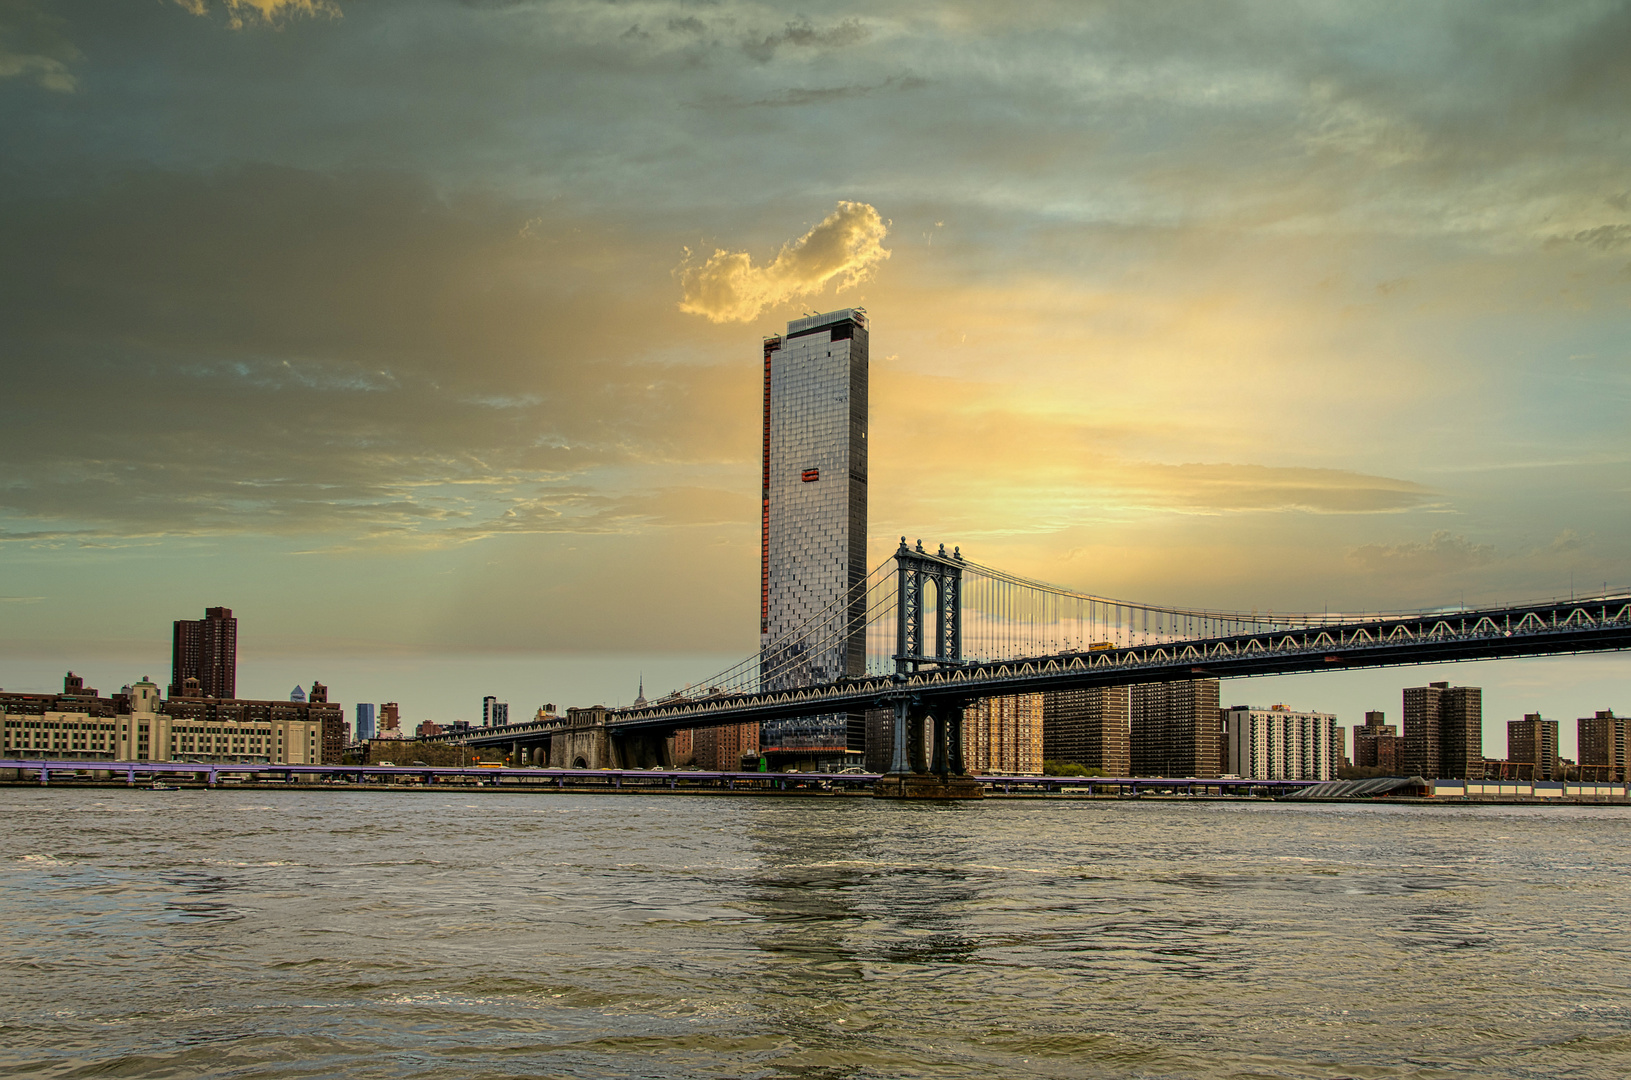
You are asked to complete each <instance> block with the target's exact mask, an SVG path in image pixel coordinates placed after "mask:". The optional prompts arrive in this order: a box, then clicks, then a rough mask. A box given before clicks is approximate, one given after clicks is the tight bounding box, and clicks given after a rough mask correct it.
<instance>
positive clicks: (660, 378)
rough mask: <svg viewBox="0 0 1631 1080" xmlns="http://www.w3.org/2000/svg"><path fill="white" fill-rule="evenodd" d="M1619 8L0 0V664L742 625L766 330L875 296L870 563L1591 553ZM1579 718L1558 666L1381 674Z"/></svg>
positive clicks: (1603, 467) (1332, 694) (379, 664)
mask: <svg viewBox="0 0 1631 1080" xmlns="http://www.w3.org/2000/svg"><path fill="white" fill-rule="evenodd" d="M1628 54H1631V5H1628V4H1626V3H1608V2H1594V0H1580V2H1577V3H1571V4H1567V5H1556V4H1543V3H1510V2H1501V0H1486V2H1454V3H1450V2H1445V3H1432V2H1427V3H1422V2H1416V3H1408V4H1405V3H1367V4H1352V3H1349V4H1337V3H1329V2H1317V3H1316V2H1307V3H1289V2H1287V3H1279V2H1276V3H1261V2H1235V0H1212V2H1207V3H1190V4H1185V3H1176V4H1163V5H1151V4H1145V3H1093V2H1080V0H1079V2H1070V3H1051V2H1036V3H1023V2H1020V3H1012V4H1003V5H991V4H986V3H960V2H956V0H951V2H944V0H941V2H935V3H916V2H898V3H890V2H887V0H873V2H870V3H868V4H865V5H857V4H852V3H841V2H833V3H827V2H815V3H800V4H799V5H797V6H796V7H789V6H784V5H777V4H766V3H745V2H737V0H719V2H656V0H653V2H642V0H634V2H587V0H563V2H550V0H465V2H454V0H391V2H388V3H387V2H382V0H179V2H177V0H106V2H100V3H98V2H91V0H85V2H72V0H69V2H60V3H58V2H45V0H0V376H3V384H4V387H5V392H4V393H3V394H0V426H3V431H4V439H3V442H0V466H3V467H0V686H4V687H5V688H6V689H47V688H49V687H51V686H53V685H56V684H57V680H59V679H60V677H61V672H62V671H63V670H65V669H66V668H69V667H73V668H75V669H76V670H82V671H84V672H85V673H87V674H88V675H89V676H90V678H91V681H92V683H93V684H94V685H98V686H100V687H102V688H103V689H108V688H109V687H116V686H117V685H120V684H123V683H125V682H129V681H132V680H133V679H135V678H137V677H139V676H141V675H143V674H152V675H154V676H155V677H156V678H161V681H162V676H163V674H164V673H165V672H166V671H167V666H168V659H169V656H168V652H169V648H168V643H169V634H170V623H171V621H172V620H174V619H177V618H189V617H190V618H196V617H198V616H199V615H200V614H202V610H203V608H204V607H205V606H215V605H224V606H228V607H231V608H233V609H234V611H235V612H236V614H237V615H238V617H239V619H240V630H239V634H240V642H241V647H240V648H241V664H242V672H243V674H242V675H241V676H240V683H239V685H240V693H244V694H250V695H254V696H279V697H280V696H283V695H284V694H286V693H287V691H288V689H289V688H290V687H291V686H292V685H293V684H294V683H295V682H301V683H309V682H310V681H311V680H312V679H314V678H316V679H322V680H323V681H324V682H325V683H327V684H329V685H330V686H331V687H332V688H333V691H334V695H335V697H337V698H338V699H339V700H341V701H344V702H354V701H377V700H390V699H395V700H399V701H401V702H402V703H403V708H404V716H405V717H406V718H408V719H410V720H411V721H417V720H418V719H424V718H429V719H437V720H449V719H454V718H465V719H469V718H471V717H472V716H474V715H477V714H479V709H480V699H481V696H482V695H483V694H485V693H495V694H497V695H498V696H499V697H500V698H501V699H508V700H509V701H510V702H511V707H512V715H513V714H514V713H516V712H530V711H531V710H532V709H533V708H536V707H537V706H538V705H540V704H543V703H546V702H548V703H554V704H557V705H567V704H589V703H592V702H594V701H606V702H608V703H614V702H617V701H628V700H630V699H632V697H633V696H634V693H635V691H636V689H637V686H638V680H639V679H640V678H641V677H642V675H644V677H645V678H646V686H647V689H648V691H649V690H651V689H653V688H655V689H658V690H667V689H668V688H670V687H671V686H676V685H682V684H683V683H685V682H689V681H694V680H695V679H700V678H702V677H703V676H705V675H707V674H708V673H709V672H710V671H712V670H714V669H717V668H719V667H723V666H724V665H725V664H726V663H728V662H730V661H732V660H734V659H736V658H738V657H741V656H744V655H746V654H748V653H750V652H751V651H753V649H754V648H756V645H757V642H756V631H757V623H756V617H757V603H756V600H757V597H756V590H757V583H758V578H757V574H758V565H757V544H758V535H757V531H758V515H757V508H756V507H755V505H754V504H755V499H756V495H757V485H758V476H757V467H758V457H757V455H758V450H759V443H758V422H759V414H758V397H757V395H758V393H759V389H760V387H759V376H760V372H759V366H760V346H759V341H760V338H761V337H762V336H764V335H766V334H770V333H775V332H777V331H778V330H780V329H781V328H782V326H783V325H784V324H785V322H786V321H787V320H788V319H790V318H796V317H798V316H800V315H801V314H802V313H804V312H806V311H825V310H831V309H834V308H839V307H848V306H853V305H862V306H865V307H866V308H867V310H868V312H869V315H870V320H871V326H872V342H871V356H872V364H871V380H872V382H871V387H872V390H871V421H870V422H871V439H870V441H871V450H870V467H871V478H870V530H869V531H870V537H869V546H870V559H869V561H870V562H871V563H872V564H873V565H876V564H877V563H879V562H881V561H882V560H883V559H885V558H886V557H887V555H888V552H889V551H890V550H892V549H893V547H894V546H895V544H896V543H898V540H899V538H900V536H901V535H903V534H904V535H907V536H909V537H911V538H913V539H916V538H918V537H921V538H923V539H924V541H925V543H927V544H936V543H945V544H947V545H948V547H949V546H951V545H953V544H956V545H959V546H960V547H961V548H962V549H963V551H964V552H965V553H967V554H969V555H970V556H971V557H973V558H975V559H976V560H977V561H979V562H981V563H983V564H986V565H990V566H998V567H1002V568H1004V569H1006V570H1010V571H1013V572H1016V573H1020V574H1023V575H1026V576H1028V577H1033V578H1039V579H1042V580H1047V581H1053V582H1058V583H1060V584H1062V585H1066V586H1069V587H1072V588H1078V589H1082V590H1087V591H1092V592H1094V593H1097V594H1099V595H1109V596H1116V597H1124V598H1128V599H1132V600H1136V601H1141V602H1148V603H1156V604H1171V605H1182V606H1205V607H1211V608H1229V609H1247V610H1249V609H1251V608H1254V607H1256V608H1260V609H1266V608H1273V609H1276V610H1325V609H1330V610H1345V609H1366V610H1370V609H1410V608H1421V607H1433V606H1441V605H1448V604H1458V603H1468V604H1472V603H1486V602H1487V603H1496V602H1503V601H1516V600H1525V599H1532V598H1539V597H1550V596H1559V595H1568V594H1569V593H1570V592H1571V590H1572V591H1574V592H1576V593H1581V592H1593V591H1597V590H1600V589H1602V588H1604V587H1605V584H1606V586H1607V587H1610V588H1614V587H1620V588H1624V587H1627V586H1631V544H1628V542H1627V535H1628V526H1631V512H1628V507H1631V499H1628V492H1631V466H1628V463H1631V434H1628V429H1627V424H1626V413H1627V405H1628V403H1631V366H1628V362H1627V361H1628V358H1631V356H1628V354H1631V306H1628V305H1631V126H1628V125H1627V124H1626V123H1625V117H1626V116H1628V115H1631V65H1628V64H1627V63H1626V62H1625V57H1626V56H1627V55H1628ZM1446 677H1447V678H1451V679H1452V680H1455V681H1458V682H1460V681H1465V682H1471V681H1473V680H1477V681H1478V684H1480V685H1484V686H1485V687H1486V708H1485V725H1486V740H1485V745H1486V752H1488V753H1490V754H1491V755H1492V756H1502V755H1504V752H1505V748H1504V720H1507V719H1515V718H1517V717H1518V716H1519V715H1521V714H1522V713H1524V712H1533V711H1538V712H1541V713H1543V714H1545V715H1546V716H1548V717H1554V718H1557V719H1560V720H1562V721H1563V724H1562V726H1563V729H1564V740H1563V741H1564V745H1565V752H1567V751H1568V750H1570V749H1572V746H1573V725H1572V723H1571V722H1570V721H1571V720H1572V718H1573V717H1574V716H1581V715H1589V714H1590V711H1592V710H1594V709H1600V708H1611V707H1612V708H1617V709H1619V710H1620V711H1622V712H1623V711H1631V662H1627V660H1625V659H1624V658H1621V657H1617V656H1611V657H1595V658H1579V659H1569V660H1546V661H1519V662H1504V663H1501V664H1476V665H1458V666H1455V667H1453V668H1434V669H1425V670H1408V669H1407V670H1399V671H1391V672H1372V673H1355V674H1344V675H1329V676H1326V675H1321V676H1318V677H1301V678H1298V679H1281V680H1249V681H1244V682H1242V683H1240V684H1238V685H1237V686H1226V687H1225V689H1224V695H1223V696H1224V697H1225V698H1231V699H1232V698H1233V697H1234V696H1237V694H1241V695H1244V694H1249V695H1251V699H1252V700H1253V702H1254V703H1258V704H1267V703H1270V701H1272V700H1286V701H1287V702H1288V703H1289V704H1292V705H1295V706H1298V707H1307V708H1325V709H1329V710H1331V711H1336V712H1338V714H1339V715H1340V716H1341V717H1342V719H1343V721H1344V722H1345V723H1348V722H1352V723H1357V722H1359V721H1360V720H1361V719H1362V716H1361V715H1360V713H1362V711H1363V710H1364V709H1370V708H1381V709H1384V710H1386V711H1388V712H1389V713H1390V715H1397V712H1398V710H1399V708H1400V705H1399V700H1400V699H1399V689H1400V688H1401V687H1403V686H1406V685H1419V684H1420V683H1421V682H1423V681H1426V679H1428V678H1433V679H1438V678H1446Z"/></svg>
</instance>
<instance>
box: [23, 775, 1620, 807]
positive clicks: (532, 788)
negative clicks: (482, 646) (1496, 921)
mask: <svg viewBox="0 0 1631 1080" xmlns="http://www.w3.org/2000/svg"><path fill="white" fill-rule="evenodd" d="M0 788H30V789H35V790H39V789H42V788H43V789H45V790H52V789H63V788H66V789H70V790H75V791H79V790H112V791H149V792H155V793H159V794H162V793H167V792H170V791H254V792H273V791H303V792H304V791H328V792H367V793H370V794H374V793H379V794H384V793H396V794H455V793H456V794H459V795H478V794H479V795H499V794H504V795H624V796H627V795H661V796H664V797H671V796H679V797H683V798H694V797H726V798H735V797H744V798H754V799H765V798H775V799H867V800H872V799H873V794H872V789H871V788H870V787H865V788H849V789H836V790H833V789H821V788H804V787H798V788H786V789H783V788H769V787H736V788H725V787H685V788H670V787H667V786H664V785H657V784H652V785H644V784H629V783H625V784H624V785H623V786H622V787H616V786H613V785H611V784H606V785H599V784H595V785H590V784H579V785H572V786H570V787H560V786H557V785H555V784H547V785H546V784H421V783H413V784H398V783H378V784H298V783H297V784H290V783H284V782H270V783H266V782H262V783H256V782H252V781H246V782H243V783H228V784H216V785H214V786H213V787H212V786H211V785H209V784H206V783H200V782H197V781H187V782H178V783H174V784H172V785H170V786H169V787H164V788H154V787H153V786H152V785H151V784H145V783H143V784H129V783H126V782H124V781H122V780H90V779H67V778H64V779H60V780H59V779H53V780H52V781H51V782H50V783H49V784H41V783H40V782H39V781H37V780H14V779H3V780H0ZM986 800H1000V801H1015V800H1019V801H1029V802H1083V803H1102V802H1159V803H1200V802H1206V803H1286V802H1289V803H1299V804H1307V805H1332V804H1338V803H1340V804H1345V805H1366V806H1442V807H1454V806H1603V807H1613V806H1631V798H1618V799H1614V798H1604V797H1588V796H1570V797H1564V798H1551V799H1545V798H1534V797H1530V798H1522V797H1500V796H1481V795H1480V796H1463V797H1451V798H1442V799H1434V798H1425V799H1424V798H1408V797H1396V798H1330V799H1294V798H1284V797H1281V798H1275V797H1271V796H1260V795H1174V794H1147V795H1146V794H1141V795H1137V796H1126V795H1093V794H1088V793H1085V792H1078V791H1012V792H1004V791H1001V790H999V789H991V790H988V791H986V793H985V795H984V797H983V798H982V799H973V800H962V799H959V800H934V799H924V800H910V801H912V802H941V801H944V802H948V803H949V802H957V803H967V802H974V803H978V802H983V801H986ZM876 801H879V802H885V801H889V802H893V801H896V800H882V799H880V800H876Z"/></svg>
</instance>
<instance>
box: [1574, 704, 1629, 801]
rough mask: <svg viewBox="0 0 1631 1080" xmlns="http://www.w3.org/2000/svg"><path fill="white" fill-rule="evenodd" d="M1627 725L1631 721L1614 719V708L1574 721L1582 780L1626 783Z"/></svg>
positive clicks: (1619, 718) (1617, 717) (1622, 718)
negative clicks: (1577, 737)
mask: <svg viewBox="0 0 1631 1080" xmlns="http://www.w3.org/2000/svg"><path fill="white" fill-rule="evenodd" d="M1628 725H1631V720H1628V719H1627V718H1626V717H1623V716H1615V715H1614V710H1613V709H1600V710H1598V712H1597V715H1596V716H1583V717H1581V718H1580V719H1578V720H1576V721H1575V731H1576V733H1577V734H1578V736H1579V739H1580V742H1579V751H1578V753H1579V755H1580V768H1581V772H1582V775H1581V779H1582V780H1609V781H1617V782H1621V783H1623V782H1624V781H1625V779H1626V742H1627V734H1628V731H1627V727H1628Z"/></svg>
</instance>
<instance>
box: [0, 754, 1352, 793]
mask: <svg viewBox="0 0 1631 1080" xmlns="http://www.w3.org/2000/svg"><path fill="white" fill-rule="evenodd" d="M4 769H18V770H21V771H22V772H28V773H38V774H39V780H40V783H41V784H42V785H47V786H48V785H49V784H50V783H51V776H52V774H53V773H55V774H57V775H58V778H59V779H65V778H68V777H72V776H73V775H74V774H75V773H80V772H105V773H109V774H111V775H110V777H109V778H110V779H119V778H121V777H122V778H124V780H125V783H126V784H127V785H129V786H136V785H137V782H138V781H137V778H138V777H141V778H142V779H143V781H145V782H149V783H151V782H162V781H164V780H167V779H181V778H183V777H194V776H198V775H200V774H202V775H203V776H204V777H205V783H207V784H208V785H209V786H210V787H216V786H218V785H219V784H220V783H221V782H222V780H223V778H225V777H237V778H247V779H259V780H268V779H270V780H275V781H278V782H285V783H300V782H302V781H304V782H307V783H310V782H318V783H322V782H324V781H334V782H337V783H359V784H360V783H368V782H370V781H373V782H377V783H392V782H395V783H400V782H403V781H409V782H418V783H431V784H436V783H440V784H452V783H462V782H468V781H482V782H485V783H487V784H491V785H496V786H499V787H506V786H507V787H540V786H548V785H553V786H555V787H556V788H558V789H565V788H566V787H567V786H569V785H570V786H571V787H574V788H584V787H591V788H604V789H609V790H613V791H621V790H624V789H628V790H638V789H641V788H647V789H649V788H653V787H662V788H667V789H669V790H677V789H678V788H680V787H682V786H685V787H698V786H710V787H719V786H721V785H723V786H724V787H726V788H727V790H729V789H734V788H735V787H736V786H737V785H738V784H743V785H746V784H754V785H759V784H763V783H765V782H769V783H781V784H810V783H827V784H833V783H837V784H843V785H854V786H865V787H871V786H872V784H873V783H875V782H876V781H877V780H878V774H877V773H805V772H790V773H772V772H703V771H700V770H696V769H527V768H521V769H512V768H504V769H493V768H487V769H481V768H465V767H457V766H455V767H437V766H425V765H394V766H393V765H267V764H262V763H255V762H250V763H244V764H231V763H228V762H193V761H74V760H67V759H63V760H53V759H43V758H0V770H4ZM976 779H978V780H979V781H980V782H982V783H985V784H989V785H991V787H993V788H998V787H1000V788H1003V789H1004V790H1005V791H1011V790H1013V789H1014V788H1019V789H1021V790H1025V789H1033V790H1034V789H1047V790H1065V789H1073V790H1080V789H1081V788H1084V787H1086V788H1088V789H1089V790H1090V791H1091V790H1093V789H1097V788H1106V789H1115V790H1116V791H1117V792H1124V793H1127V794H1133V795H1137V794H1143V793H1146V792H1171V793H1174V794H1177V793H1179V792H1182V793H1184V794H1190V795H1193V794H1195V792H1196V789H1200V792H1201V793H1202V794H1206V793H1208V792H1209V791H1210V790H1213V789H1215V790H1217V791H1218V792H1219V793H1220V794H1230V795H1252V794H1254V793H1255V794H1260V795H1272V796H1280V795H1289V794H1291V793H1292V792H1294V791H1300V790H1302V789H1303V788H1306V787H1312V786H1313V785H1315V784H1318V783H1320V782H1321V781H1318V780H1240V779H1229V780H1196V779H1194V778H1190V777H1182V778H1177V777H1174V778H1167V777H1157V776H1118V777H1107V776H980V777H977V778H976Z"/></svg>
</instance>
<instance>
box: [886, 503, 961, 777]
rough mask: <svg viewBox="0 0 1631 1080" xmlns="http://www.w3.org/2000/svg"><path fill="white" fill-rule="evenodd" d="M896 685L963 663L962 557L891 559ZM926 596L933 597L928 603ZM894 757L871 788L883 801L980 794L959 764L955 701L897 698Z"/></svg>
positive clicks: (909, 551)
mask: <svg viewBox="0 0 1631 1080" xmlns="http://www.w3.org/2000/svg"><path fill="white" fill-rule="evenodd" d="M895 573H896V593H895V596H896V604H895V656H894V660H895V681H896V682H897V683H905V682H907V681H908V680H909V678H910V677H911V676H912V675H913V674H916V673H917V672H919V671H923V670H937V669H944V668H950V667H958V666H960V665H961V664H962V662H963V554H962V551H961V550H960V549H958V548H953V549H952V553H951V554H950V555H947V554H946V545H944V544H941V545H940V550H939V551H938V552H936V553H933V554H931V553H929V552H927V551H924V550H923V541H921V540H919V541H918V542H917V547H915V548H909V547H907V546H906V537H904V536H903V537H901V538H900V548H899V549H898V550H897V551H896V552H895ZM931 590H932V596H931V595H930V593H931ZM892 704H893V706H894V711H895V724H894V728H895V731H894V735H895V738H894V743H895V745H894V753H893V755H892V759H891V761H890V766H889V773H888V775H886V776H884V777H883V778H882V779H881V780H879V781H878V783H877V785H876V786H874V788H873V789H872V790H873V794H874V795H876V796H878V797H879V798H885V799H978V798H980V797H981V796H982V795H983V794H984V791H985V789H984V788H982V787H981V786H980V785H979V783H977V782H976V781H975V780H974V779H973V778H972V777H970V776H969V775H968V771H967V769H966V768H965V767H964V764H963V709H964V707H965V706H966V704H967V703H966V702H965V701H964V700H962V699H947V698H944V697H941V698H938V699H937V700H936V702H935V704H934V705H933V706H932V707H931V706H929V705H928V704H927V703H925V701H924V700H923V698H922V697H921V696H920V695H917V694H912V693H906V694H902V695H900V696H898V697H896V698H895V699H894V700H893V702H892Z"/></svg>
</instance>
